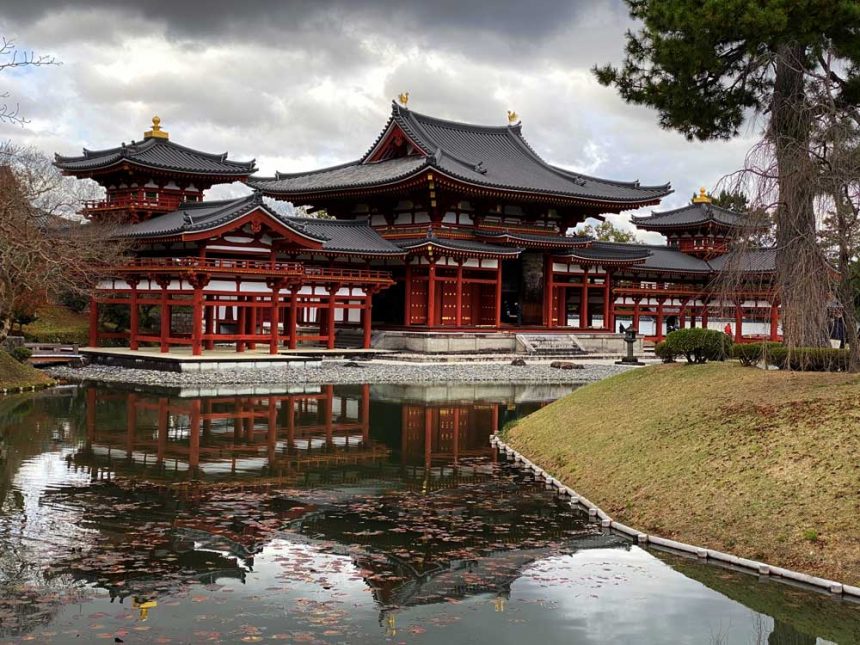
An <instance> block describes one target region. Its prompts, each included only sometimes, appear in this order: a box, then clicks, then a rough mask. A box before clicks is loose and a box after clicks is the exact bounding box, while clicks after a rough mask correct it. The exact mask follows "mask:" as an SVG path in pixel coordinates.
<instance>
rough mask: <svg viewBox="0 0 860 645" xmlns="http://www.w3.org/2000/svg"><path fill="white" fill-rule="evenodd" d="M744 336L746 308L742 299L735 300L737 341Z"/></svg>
mask: <svg viewBox="0 0 860 645" xmlns="http://www.w3.org/2000/svg"><path fill="white" fill-rule="evenodd" d="M743 337H744V309H743V307H742V306H741V303H740V301H735V342H739V341H740V340H741V339H742V338H743Z"/></svg>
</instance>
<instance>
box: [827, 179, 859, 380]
mask: <svg viewBox="0 0 860 645" xmlns="http://www.w3.org/2000/svg"><path fill="white" fill-rule="evenodd" d="M833 201H834V206H835V209H836V233H837V236H838V239H839V267H838V268H839V286H838V287H837V294H838V296H839V302H840V304H841V305H842V323H843V327H844V328H845V342H846V343H848V349H849V354H848V371H849V372H860V342H858V338H857V316H856V315H855V312H854V285H853V284H852V283H851V248H850V242H851V238H852V235H851V234H852V232H853V228H854V227H853V223H854V214H853V212H851V205H850V204H849V203H847V202H846V198H845V197H844V196H843V195H842V194H840V192H839V191H837V193H836V194H835V195H834V199H833Z"/></svg>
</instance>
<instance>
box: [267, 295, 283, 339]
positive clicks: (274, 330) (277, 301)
mask: <svg viewBox="0 0 860 645" xmlns="http://www.w3.org/2000/svg"><path fill="white" fill-rule="evenodd" d="M282 286H283V285H282V284H281V283H280V282H274V283H273V284H272V286H271V289H272V311H271V319H272V321H271V322H272V326H271V327H270V329H269V331H270V333H271V337H270V339H269V353H270V354H277V353H278V341H279V340H280V335H279V333H278V326H279V324H280V320H278V318H279V314H280V311H281V310H280V306H281V293H280V292H281V287H282Z"/></svg>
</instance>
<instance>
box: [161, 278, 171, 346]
mask: <svg viewBox="0 0 860 645" xmlns="http://www.w3.org/2000/svg"><path fill="white" fill-rule="evenodd" d="M159 336H160V337H161V353H162V354H163V353H165V352H167V351H168V350H169V349H170V305H169V304H167V285H166V284H162V285H161V328H160V330H159Z"/></svg>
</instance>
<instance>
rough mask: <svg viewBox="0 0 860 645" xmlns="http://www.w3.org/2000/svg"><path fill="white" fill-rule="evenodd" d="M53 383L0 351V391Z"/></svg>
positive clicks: (35, 370) (43, 375) (32, 368)
mask: <svg viewBox="0 0 860 645" xmlns="http://www.w3.org/2000/svg"><path fill="white" fill-rule="evenodd" d="M51 383H53V381H52V380H51V379H50V378H49V377H48V376H46V375H45V374H43V373H42V372H40V371H39V370H37V369H36V368H35V367H31V366H30V365H24V364H23V363H19V362H18V361H16V360H15V359H14V358H12V357H11V356H10V355H9V354H8V353H6V352H4V351H3V350H0V389H4V390H11V389H15V388H19V387H32V386H34V385H35V386H41V385H49V384H51Z"/></svg>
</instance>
